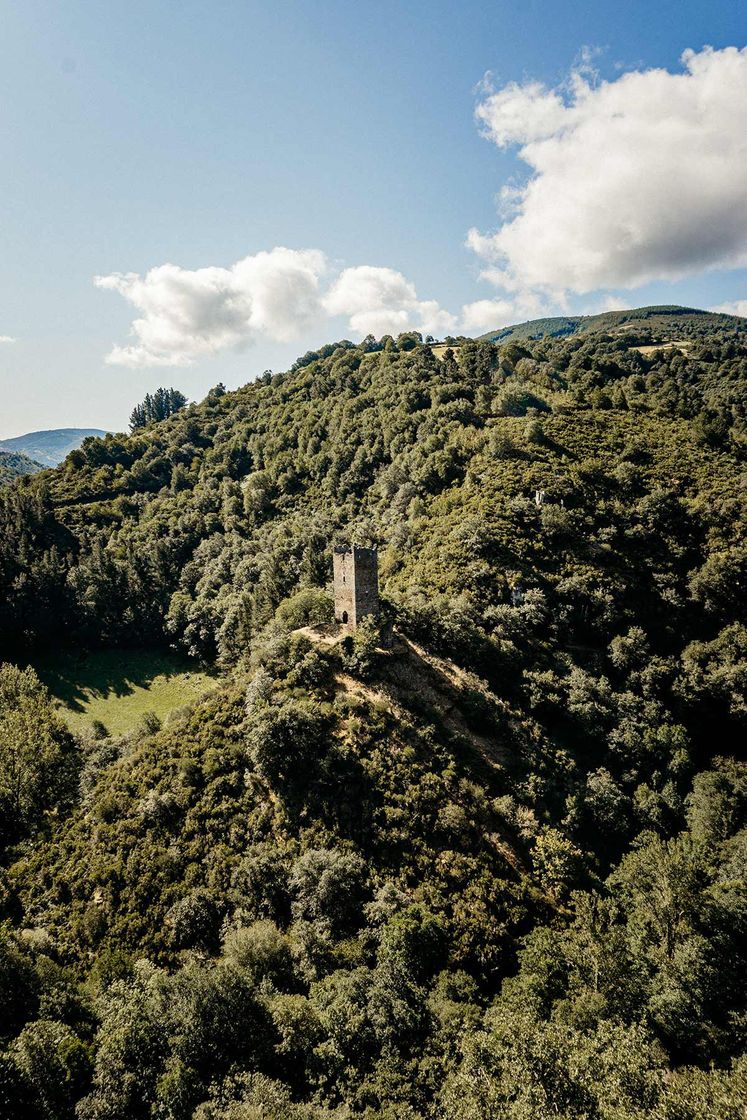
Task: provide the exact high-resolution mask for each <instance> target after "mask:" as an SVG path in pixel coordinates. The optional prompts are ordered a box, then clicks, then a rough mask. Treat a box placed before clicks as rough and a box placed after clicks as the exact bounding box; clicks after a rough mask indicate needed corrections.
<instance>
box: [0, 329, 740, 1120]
mask: <svg viewBox="0 0 747 1120" xmlns="http://www.w3.org/2000/svg"><path fill="white" fill-rule="evenodd" d="M654 327H655V329H654ZM175 399H176V398H175ZM179 403H180V404H181V402H179ZM146 413H147V410H146V411H145V412H143V413H142V414H141V413H140V412H137V410H136V413H135V414H134V415H133V428H134V430H133V432H132V433H131V434H130V435H108V436H106V437H105V438H104V439H97V438H92V439H88V440H86V441H85V442H84V443H83V445H82V447H80V448H79V449H78V450H75V451H73V452H72V453H71V454H69V455H68V457H67V459H66V460H65V462H64V463H63V464H62V465H61V466H60V467H58V468H56V469H55V470H51V471H45V472H44V473H43V474H41V475H39V476H31V477H27V478H24V479H20V480H17V481H16V482H14V483H12V484H11V485H8V486H6V487H4V488H3V489H2V490H0V655H1V656H2V659H3V660H4V661H5V665H4V666H3V667H2V668H1V669H0V820H1V821H2V829H1V832H0V850H1V851H2V857H1V862H0V919H1V920H2V926H1V927H0V1115H1V1116H3V1117H6V1116H7V1117H8V1118H13V1120H16V1118H18V1120H20V1118H21V1117H23V1118H24V1120H26V1118H32V1120H72V1118H74V1117H76V1118H78V1120H156V1118H157V1120H187V1118H189V1117H193V1116H194V1117H195V1118H196V1120H259V1118H273V1120H322V1118H325V1117H326V1118H328V1120H352V1118H353V1117H362V1118H364V1120H457V1118H459V1120H545V1118H547V1117H557V1118H559V1120H644V1118H648V1117H655V1118H659V1120H743V1118H744V1116H745V1115H746V1114H747V891H746V889H745V880H746V878H747V764H746V763H745V757H744V755H745V752H744V743H745V733H746V732H747V619H746V618H745V604H746V602H747V597H746V594H745V592H746V589H747V322H745V321H744V320H738V319H727V318H725V317H723V316H721V317H719V319H718V320H717V321H716V320H714V319H713V318H711V317H708V316H705V317H704V318H703V319H702V320H698V319H696V318H695V317H689V318H683V319H678V318H677V316H668V319H667V326H666V330H663V328H662V327H661V324H659V323H658V322H657V323H656V324H654V326H646V324H645V323H642V324H639V325H636V326H634V328H633V329H631V327H630V324H628V329H625V330H618V331H613V332H612V333H605V331H602V330H598V331H588V332H586V333H584V334H580V335H573V336H567V337H560V338H541V339H536V340H531V339H521V340H517V339H509V340H508V341H505V342H502V343H493V342H490V341H484V340H477V341H472V340H468V339H460V340H455V341H454V343H453V345H450V346H447V347H445V348H444V347H443V346H440V347H437V348H435V349H434V347H433V346H432V345H429V344H428V342H423V340H422V339H421V338H420V336H419V335H415V334H404V335H400V336H399V338H397V339H393V338H389V337H387V338H384V339H381V340H374V339H373V338H368V339H366V340H364V342H362V343H361V344H359V345H353V344H351V343H349V342H341V343H339V344H336V345H329V346H325V347H323V348H322V349H320V350H319V351H318V352H310V353H308V354H306V355H305V356H304V357H303V358H301V359H299V360H298V361H297V362H296V363H295V365H294V366H293V367H292V368H291V369H290V370H289V371H288V372H286V373H282V374H276V375H271V374H269V373H267V374H265V375H263V376H262V377H260V378H259V379H258V380H256V381H254V382H252V383H250V384H248V385H246V386H245V387H244V388H242V389H239V390H238V391H236V392H227V391H226V390H225V389H224V388H223V386H217V387H216V388H215V389H214V390H212V391H211V392H210V393H209V394H208V396H207V397H206V399H205V400H204V401H203V402H201V403H199V404H192V405H188V406H187V407H179V408H178V410H177V411H175V412H173V414H172V415H167V416H166V418H165V419H161V420H154V419H150V418H149V416H148V415H146ZM141 421H142V422H141ZM343 540H344V541H353V542H355V543H359V544H362V545H375V546H377V547H378V549H379V564H380V577H381V591H382V596H383V599H384V602H385V611H386V620H385V621H386V624H387V625H393V627H394V640H393V643H392V645H391V647H387V645H386V643H382V641H381V640H380V634H379V632H378V630H377V626H376V625H375V624H373V623H368V624H365V625H363V626H361V627H360V628H359V630H358V631H357V632H356V633H355V634H354V635H349V636H345V637H340V638H339V639H338V638H337V636H336V635H335V634H334V628H333V627H331V626H330V625H329V621H330V618H331V601H330V579H331V546H332V544H333V542H334V543H336V542H338V541H343ZM116 646H121V647H124V648H126V647H131V648H132V647H150V648H154V649H167V648H175V649H178V650H180V651H182V652H183V653H184V654H186V655H188V656H189V657H190V658H193V659H194V661H195V663H209V664H212V665H218V666H219V667H220V668H221V676H220V679H219V683H218V685H217V686H216V688H215V689H214V690H213V691H212V692H210V693H209V694H207V695H206V696H205V698H204V700H202V701H201V702H200V703H197V704H195V705H193V706H191V707H189V708H185V709H182V710H179V711H177V712H175V713H174V714H173V716H172V717H171V718H170V719H169V720H168V721H167V722H166V723H165V724H164V725H163V726H159V723H158V721H157V720H145V721H144V722H143V724H142V726H141V727H139V728H138V729H137V730H135V731H133V732H132V733H131V734H128V735H126V736H123V737H120V738H115V737H112V736H110V735H109V734H108V732H107V729H106V728H105V727H103V726H92V727H91V729H90V732H89V733H88V734H86V735H82V736H74V735H73V734H72V733H71V732H70V731H69V730H68V728H67V726H66V724H65V723H64V721H63V719H62V717H61V715H60V712H59V711H58V710H57V708H56V707H55V705H54V703H53V702H52V699H51V698H50V696H49V694H48V693H47V691H46V690H45V688H44V687H43V685H42V684H41V683H40V681H39V679H38V677H37V675H36V673H35V671H34V668H33V666H34V664H35V662H36V660H37V659H38V658H39V657H40V656H42V655H43V654H44V653H45V652H47V651H49V650H59V649H70V650H71V651H72V650H75V649H96V648H111V647H116Z"/></svg>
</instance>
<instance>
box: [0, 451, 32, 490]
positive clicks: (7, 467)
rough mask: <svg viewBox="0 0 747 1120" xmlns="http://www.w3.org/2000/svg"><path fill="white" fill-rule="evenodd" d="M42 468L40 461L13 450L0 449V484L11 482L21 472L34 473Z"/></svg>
mask: <svg viewBox="0 0 747 1120" xmlns="http://www.w3.org/2000/svg"><path fill="white" fill-rule="evenodd" d="M40 470H42V465H41V463H35V462H34V460H33V459H29V458H28V456H27V455H20V454H18V453H17V452H14V451H0V486H4V485H5V483H6V482H12V481H13V479H14V478H19V477H20V476H21V475H23V474H36V472H37V471H40Z"/></svg>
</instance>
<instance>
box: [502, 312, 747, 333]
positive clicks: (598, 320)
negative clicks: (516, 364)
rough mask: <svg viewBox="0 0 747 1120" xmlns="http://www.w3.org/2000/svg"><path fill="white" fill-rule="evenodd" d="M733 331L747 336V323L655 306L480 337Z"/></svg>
mask: <svg viewBox="0 0 747 1120" xmlns="http://www.w3.org/2000/svg"><path fill="white" fill-rule="evenodd" d="M721 330H734V331H738V332H740V333H747V319H743V318H742V317H741V316H738V315H724V314H721V313H719V312H715V311H701V310H699V309H698V308H695V307H678V306H674V305H672V306H654V307H638V308H633V309H631V310H628V311H605V312H602V313H600V314H599V315H558V316H551V317H549V318H545V319H530V320H529V321H528V322H526V323H516V324H515V325H513V326H509V327H501V328H499V329H497V330H494V331H486V332H485V334H483V335H481V336H480V337H481V338H483V339H486V340H487V341H490V342H507V341H508V340H509V339H512V338H513V339H540V338H544V337H547V338H565V337H568V336H570V335H584V334H591V333H605V334H611V335H622V334H625V335H627V336H628V337H630V338H631V340H632V336H640V339H641V340H642V341H644V342H654V341H660V342H666V341H669V340H670V339H673V338H677V339H687V338H690V337H693V336H698V335H701V336H702V335H704V334H707V333H709V332H714V331H715V332H718V331H721Z"/></svg>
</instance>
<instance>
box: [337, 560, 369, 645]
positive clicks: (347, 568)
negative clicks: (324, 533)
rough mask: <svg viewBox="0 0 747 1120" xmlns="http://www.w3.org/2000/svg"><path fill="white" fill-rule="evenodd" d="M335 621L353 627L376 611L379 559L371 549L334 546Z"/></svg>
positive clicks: (352, 628)
mask: <svg viewBox="0 0 747 1120" xmlns="http://www.w3.org/2000/svg"><path fill="white" fill-rule="evenodd" d="M332 562H333V568H334V582H335V620H336V621H337V622H340V623H342V625H343V626H347V627H349V628H350V629H351V630H355V629H356V627H357V626H358V623H359V622H360V621H361V620H362V619H364V618H369V617H370V618H377V617H378V614H379V562H378V554H377V552H376V549H375V548H358V546H357V545H353V547H352V548H345V547H344V546H335V548H334V549H333V550H332Z"/></svg>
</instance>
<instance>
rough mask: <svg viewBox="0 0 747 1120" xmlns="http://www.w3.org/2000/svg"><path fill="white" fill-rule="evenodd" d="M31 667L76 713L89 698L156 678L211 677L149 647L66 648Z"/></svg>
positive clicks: (127, 691)
mask: <svg viewBox="0 0 747 1120" xmlns="http://www.w3.org/2000/svg"><path fill="white" fill-rule="evenodd" d="M34 668H35V670H36V672H37V673H38V675H39V677H40V679H41V680H42V681H43V683H44V684H45V685H46V686H47V688H48V689H49V691H50V692H51V693H52V695H53V696H56V697H57V698H58V699H59V700H60V701H61V702H62V703H63V704H64V705H65V706H66V707H68V708H70V709H71V710H72V711H74V712H79V713H83V712H85V711H86V707H87V705H88V704H90V702H91V700H94V699H98V700H106V699H108V698H110V697H113V696H116V697H123V696H131V695H132V694H133V693H134V692H135V691H136V690H137V689H148V688H149V687H150V685H151V684H152V682H153V681H154V680H155V678H156V677H162V678H165V679H166V680H168V679H169V678H174V677H181V676H183V675H184V674H185V673H187V674H189V673H195V674H196V675H197V674H199V675H200V676H204V675H210V676H212V674H206V673H205V670H203V669H198V668H197V667H196V666H195V664H194V663H193V662H190V661H188V660H187V659H186V658H181V657H178V656H177V655H175V654H168V653H162V652H160V651H151V650H124V649H118V650H94V651H86V650H65V651H61V652H60V653H57V654H54V655H50V656H47V657H44V658H40V659H39V661H37V662H36V663H35V665H34Z"/></svg>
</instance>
